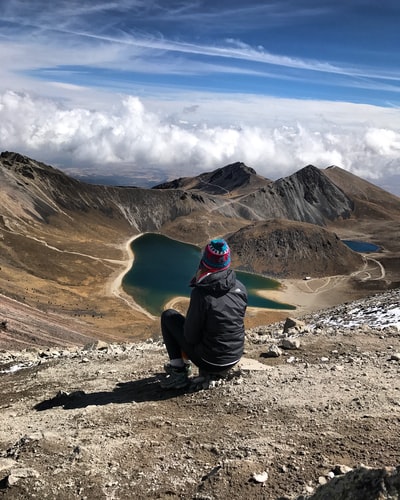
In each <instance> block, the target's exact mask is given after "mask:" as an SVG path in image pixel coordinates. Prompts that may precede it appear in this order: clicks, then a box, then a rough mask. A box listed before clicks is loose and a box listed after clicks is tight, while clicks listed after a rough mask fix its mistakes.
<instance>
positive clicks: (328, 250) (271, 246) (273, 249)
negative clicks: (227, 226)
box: [227, 219, 364, 278]
mask: <svg viewBox="0 0 400 500" xmlns="http://www.w3.org/2000/svg"><path fill="white" fill-rule="evenodd" d="M227 240H228V243H229V245H230V247H231V248H232V250H233V252H234V255H235V258H234V265H236V267H239V268H240V269H244V270H249V271H253V272H254V271H255V272H257V273H259V274H264V275H267V276H273V277H276V278H287V277H292V278H304V277H305V276H313V277H321V276H331V275H335V274H351V273H352V272H354V271H356V270H358V269H360V268H361V267H362V265H363V264H364V259H363V257H362V256H361V255H360V254H359V253H356V252H353V251H352V250H350V249H349V248H348V247H347V246H346V245H345V244H344V243H343V242H341V241H340V240H339V238H338V237H337V235H336V234H334V233H332V232H330V231H327V230H326V229H324V228H321V227H319V226H315V225H313V224H307V223H304V222H293V221H283V220H278V219H271V220H268V221H265V222H256V223H254V224H251V225H248V226H246V227H244V228H242V229H240V230H239V231H236V232H235V233H234V234H233V235H232V236H229V237H228V238H227ZM236 256H237V257H236Z"/></svg>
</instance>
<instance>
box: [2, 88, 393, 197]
mask: <svg viewBox="0 0 400 500" xmlns="http://www.w3.org/2000/svg"><path fill="white" fill-rule="evenodd" d="M188 97H189V96H188ZM191 97H192V99H194V96H191ZM156 105H157V106H158V109H157V110H156V109H154V108H155V107H156ZM213 105H214V106H216V102H215V100H214V99H213V98H211V97H210V96H209V97H208V98H205V97H204V96H203V97H202V99H200V96H198V100H195V101H192V105H189V101H184V100H183V101H182V102H181V103H179V107H178V105H177V101H175V100H174V101H173V102H168V101H165V102H164V103H161V102H160V101H157V103H154V102H153V103H152V102H151V101H150V102H149V103H148V104H147V105H146V104H145V103H144V102H143V100H141V99H139V98H138V97H135V96H125V97H123V98H122V97H121V98H120V100H116V101H114V102H113V104H112V105H111V104H110V105H107V106H105V107H104V108H103V109H101V110H100V109H97V110H93V109H89V108H88V107H86V108H85V107H76V106H75V107H73V106H72V107H71V106H70V107H69V106H67V105H66V104H65V103H64V104H61V103H60V102H59V101H58V100H55V99H43V98H40V97H34V96H32V95H30V94H22V93H16V92H12V91H7V92H5V93H3V94H2V95H1V96H0V116H1V121H0V141H1V144H2V147H3V149H8V150H14V151H18V152H22V153H24V154H27V155H29V156H32V157H33V158H35V159H38V160H41V161H46V162H49V163H51V164H53V165H54V164H55V165H60V166H61V167H64V168H65V167H66V166H69V167H78V166H79V168H80V169H81V171H84V170H86V171H91V170H92V171H94V170H96V171H97V173H100V174H105V173H108V174H109V175H110V174H112V173H113V170H112V169H114V173H115V175H117V174H120V173H121V172H123V173H124V174H125V175H126V176H127V177H129V176H133V174H137V173H140V172H146V169H152V168H156V169H157V170H158V171H159V172H161V175H163V176H164V177H165V178H171V177H174V176H176V175H179V176H184V175H188V176H191V175H197V174H199V173H200V172H202V171H208V170H211V169H214V168H219V167H221V166H224V165H226V164H228V163H231V162H235V161H243V162H244V163H246V164H247V165H248V166H250V167H253V168H254V169H255V170H256V171H257V172H258V173H259V174H260V175H263V176H265V177H268V178H272V179H276V178H278V177H282V176H285V175H288V174H290V173H293V172H294V171H296V170H298V169H299V168H302V167H303V166H305V165H307V164H313V165H315V166H317V167H320V168H325V167H327V166H330V165H337V166H340V167H342V168H345V169H346V170H348V171H351V172H353V173H355V174H356V175H359V176H361V177H364V178H367V179H371V180H373V181H374V180H375V181H378V183H379V180H380V179H382V178H384V177H388V176H392V175H396V174H399V172H400V112H399V111H398V110H395V109H387V108H378V107H373V106H365V105H355V104H345V103H342V104H341V103H334V104H333V103H327V102H319V103H317V102H315V101H313V102H310V103H307V102H306V101H296V100H276V99H267V98H265V99H263V98H261V97H254V99H253V100H252V99H250V98H249V96H247V101H246V102H243V100H241V101H240V104H238V103H236V102H235V100H234V99H233V98H232V100H229V99H228V98H226V97H225V100H223V99H221V100H220V101H219V102H218V106H219V107H218V112H219V113H220V115H218V116H212V111H211V110H212V107H213ZM257 109H258V110H260V109H263V110H264V112H260V111H259V113H258V114H257ZM268 110H269V112H267V111H268ZM224 111H225V112H224ZM246 111H247V113H248V114H250V115H251V119H250V120H249V119H247V118H246V116H245V113H246ZM320 113H322V114H323V117H324V118H323V119H321V116H320ZM204 117H207V122H206V121H205V120H204ZM242 117H243V119H242ZM228 123H229V124H230V125H227V124H228ZM386 123H391V127H390V128H389V127H387V126H385V124H386ZM111 166H112V167H111ZM392 188H393V186H392ZM396 189H397V187H396V186H395V187H394V191H395V190H396Z"/></svg>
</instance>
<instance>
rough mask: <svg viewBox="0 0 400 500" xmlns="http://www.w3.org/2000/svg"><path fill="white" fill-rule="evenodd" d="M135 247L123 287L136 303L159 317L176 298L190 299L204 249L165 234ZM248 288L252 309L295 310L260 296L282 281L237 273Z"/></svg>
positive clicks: (149, 235)
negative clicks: (194, 277) (260, 291)
mask: <svg viewBox="0 0 400 500" xmlns="http://www.w3.org/2000/svg"><path fill="white" fill-rule="evenodd" d="M131 248H132V251H133V254H134V262H133V264H132V267H131V269H130V270H129V271H128V272H127V273H126V274H125V276H124V278H123V280H122V286H123V289H124V291H125V292H126V293H128V294H129V295H131V296H132V297H133V298H134V300H135V302H136V303H137V304H139V305H140V306H141V307H143V308H144V309H146V310H147V311H149V312H150V313H151V314H153V315H155V316H159V315H160V314H161V312H162V311H163V309H164V305H165V304H166V303H167V302H168V301H169V300H171V299H172V298H174V297H178V296H179V297H189V296H190V292H191V287H189V282H190V280H191V279H192V277H193V275H194V274H195V272H196V270H197V266H198V265H199V261H200V258H201V254H202V249H200V248H199V247H197V246H195V245H189V244H187V243H182V242H179V241H176V240H173V239H171V238H168V237H166V236H163V235H161V234H154V233H147V234H144V235H143V236H140V237H139V238H136V239H135V240H134V241H133V242H132V244H131ZM236 274H237V277H238V279H239V280H240V281H241V282H242V283H243V284H244V285H245V286H246V288H247V291H248V295H249V306H251V307H261V308H267V309H287V310H292V309H295V307H294V306H291V305H289V304H280V303H278V302H274V301H272V300H268V299H265V298H263V297H261V296H260V295H258V294H257V291H259V290H273V289H276V288H278V287H279V282H278V281H275V280H271V279H268V278H265V277H264V276H259V275H257V274H251V273H245V272H241V271H236Z"/></svg>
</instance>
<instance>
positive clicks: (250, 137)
mask: <svg viewBox="0 0 400 500" xmlns="http://www.w3.org/2000/svg"><path fill="white" fill-rule="evenodd" d="M399 25H400V4H399V3H398V2H397V0H396V1H394V0H385V1H382V2H377V1H376V0H374V1H372V0H371V1H367V0H336V1H331V0H319V1H317V0H281V1H255V0H248V1H241V2H239V1H235V0H230V1H229V2H228V1H225V0H223V1H215V0H214V1H202V0H199V1H196V0H194V1H189V0H179V1H178V0H177V1H174V0H173V1H165V0H159V1H157V0H154V1H153V0H118V1H117V0H114V1H105V0H104V1H100V0H80V1H76V0H65V1H64V0H53V1H49V0H46V1H44V0H34V1H33V0H3V1H2V17H1V20H0V64H1V68H2V78H1V81H0V146H1V149H2V150H17V151H19V152H22V153H24V154H28V155H30V156H33V157H34V158H36V159H38V160H41V161H46V162H49V163H51V164H53V165H55V166H58V167H60V168H63V169H65V170H66V171H68V172H69V173H73V174H76V175H78V174H80V173H84V174H90V173H93V172H96V173H99V174H102V175H103V174H104V175H118V176H120V177H122V178H123V177H126V178H127V179H129V178H130V179H132V178H135V179H136V180H137V178H138V177H140V176H144V177H149V178H150V179H152V178H153V179H154V180H155V181H158V180H159V179H161V178H162V177H164V178H172V177H174V176H178V175H197V174H198V173H200V172H201V171H204V170H211V169H214V168H218V167H221V166H223V165H226V164H228V163H230V162H234V161H244V162H245V163H246V164H248V165H249V166H251V167H253V168H255V169H256V170H257V172H258V173H260V174H261V175H264V176H266V177H269V178H278V177H282V176H284V175H288V174H290V173H293V172H294V171H296V170H298V169H300V168H302V167H303V166H305V165H307V164H309V163H312V164H314V165H316V166H317V167H320V168H325V167H327V166H330V165H332V164H335V165H338V166H340V167H342V168H345V169H347V170H349V171H351V172H353V173H355V174H356V175H360V176H361V177H364V178H366V179H367V180H371V181H372V182H374V183H376V184H379V185H382V186H383V187H385V188H386V189H389V190H391V191H392V192H395V193H396V194H400V182H399V177H400V109H399V108H400V34H399V32H400V30H399V29H398V26H399Z"/></svg>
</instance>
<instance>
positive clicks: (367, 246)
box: [342, 240, 380, 253]
mask: <svg viewBox="0 0 400 500" xmlns="http://www.w3.org/2000/svg"><path fill="white" fill-rule="evenodd" d="M342 241H343V243H344V244H345V245H347V246H348V247H349V248H351V249H352V250H354V251H355V252H359V253H371V252H379V250H380V248H379V247H378V245H374V243H367V242H365V241H356V240H342Z"/></svg>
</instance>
